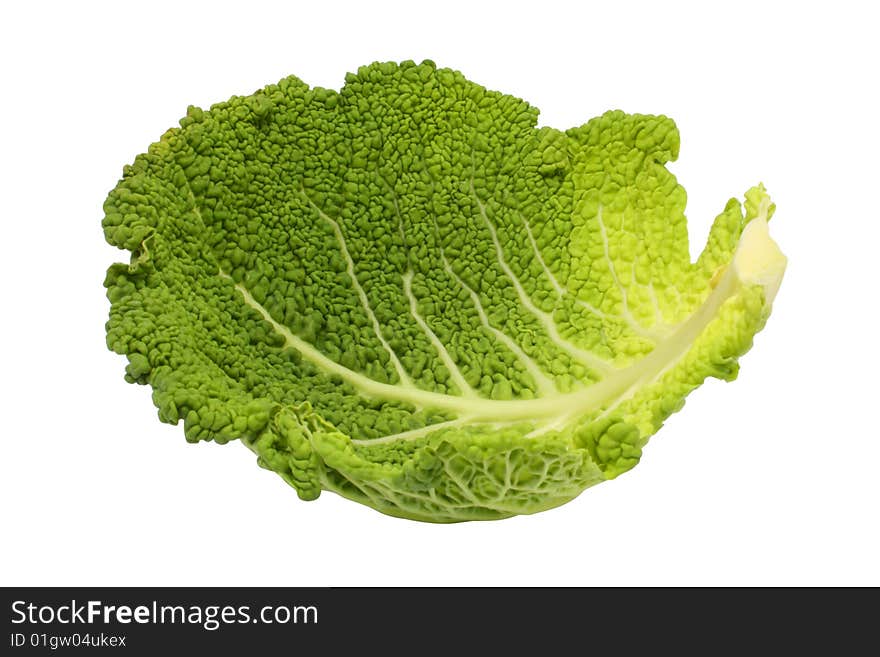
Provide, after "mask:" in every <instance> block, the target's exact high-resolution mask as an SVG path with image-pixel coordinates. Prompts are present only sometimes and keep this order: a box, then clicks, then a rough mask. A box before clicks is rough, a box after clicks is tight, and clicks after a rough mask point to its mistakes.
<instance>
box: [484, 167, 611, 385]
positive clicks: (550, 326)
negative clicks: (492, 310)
mask: <svg viewBox="0 0 880 657" xmlns="http://www.w3.org/2000/svg"><path fill="white" fill-rule="evenodd" d="M470 188H471V195H472V196H473V198H474V200H475V201H476V203H477V207H478V208H479V211H480V216H481V217H482V219H483V223H484V224H485V225H486V228H487V229H488V230H489V235H490V237H491V238H492V244H493V245H494V247H495V257H496V259H497V260H498V264H499V266H500V267H501V269H502V271H503V272H504V274H505V276H507V279H508V280H509V281H510V282H511V284H512V285H513V288H514V290H515V291H516V294H517V297H518V298H519V301H520V303H521V304H522V305H523V306H525V308H526V310H528V311H529V312H530V313H532V315H534V316H535V318H536V319H537V320H538V321H539V322H540V323H541V325H542V326H543V327H544V330H545V331H546V332H547V335H548V336H549V337H550V340H551V341H552V342H553V343H554V344H555V345H556V346H557V347H559V348H560V349H562V350H563V351H565V352H566V353H568V355H569V356H571V357H572V358H574V359H575V360H577V361H579V362H581V363H583V364H585V365H589V366H590V367H592V368H593V369H595V370H597V371H599V372H600V373H602V374H608V373H609V372H612V371H613V369H614V368H613V367H612V366H611V365H610V364H609V363H608V361H606V360H604V359H602V358H599V357H598V356H596V354H594V353H592V352H589V351H586V350H584V349H581V348H580V347H578V346H576V345H574V344H572V343H571V342H569V341H568V340H566V339H565V338H563V337H562V336H561V335H560V334H559V330H558V329H557V328H556V323H555V322H554V321H553V317H552V316H551V315H550V314H549V313H547V312H545V311H543V310H541V309H540V308H538V307H537V306H536V305H535V304H534V302H532V299H531V297H529V295H528V293H527V292H526V290H525V288H524V287H523V285H522V283H521V282H520V280H519V277H518V276H517V275H516V274H515V273H514V271H513V269H511V268H510V265H509V264H507V259H506V258H505V257H504V249H503V248H502V246H501V240H499V239H498V232H497V231H496V230H495V226H494V225H493V224H492V222H491V221H490V220H489V217H488V216H487V215H486V208H485V206H484V205H483V202H482V201H481V200H480V197H479V196H477V193H476V190H475V189H474V183H473V180H471V182H470Z"/></svg>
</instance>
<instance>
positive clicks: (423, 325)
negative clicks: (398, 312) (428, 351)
mask: <svg viewBox="0 0 880 657" xmlns="http://www.w3.org/2000/svg"><path fill="white" fill-rule="evenodd" d="M413 276H414V274H413V271H412V269H408V270H407V272H406V273H405V274H404V275H403V293H404V294H405V295H406V298H407V299H409V312H410V314H411V315H412V316H413V319H415V320H416V324H418V325H419V328H420V329H422V332H423V333H424V334H425V335H426V336H427V337H428V340H429V341H430V343H431V345H432V346H433V347H434V351H436V352H437V355H438V356H439V357H440V360H441V362H442V363H443V365H444V366H446V369H447V370H448V371H449V378H450V379H451V380H452V382H453V383H454V384H455V386H456V387H457V388H458V389H459V390H460V391H461V393H462V395H463V396H464V397H467V398H477V393H476V391H475V390H474V389H473V388H472V387H471V385H470V384H469V383H468V382H467V380H466V379H465V378H464V375H463V374H462V373H461V370H460V369H458V365H457V364H456V363H455V360H453V358H452V355H451V354H450V353H449V350H448V349H447V348H446V345H444V344H443V342H442V341H441V340H440V338H438V337H437V334H436V333H434V331H433V330H432V329H431V327H430V326H428V323H427V322H426V321H425V320H424V318H423V317H422V316H421V314H420V313H419V308H418V301H417V300H416V297H415V295H414V294H413V291H412V281H413Z"/></svg>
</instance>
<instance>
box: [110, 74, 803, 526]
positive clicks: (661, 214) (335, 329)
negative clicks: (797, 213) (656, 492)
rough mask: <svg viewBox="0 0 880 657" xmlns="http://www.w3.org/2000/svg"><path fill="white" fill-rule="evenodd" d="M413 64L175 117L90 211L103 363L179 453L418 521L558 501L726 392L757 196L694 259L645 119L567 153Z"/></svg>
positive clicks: (743, 308)
mask: <svg viewBox="0 0 880 657" xmlns="http://www.w3.org/2000/svg"><path fill="white" fill-rule="evenodd" d="M537 117H538V110H537V109H536V108H534V107H532V106H531V105H529V104H527V103H526V102H524V101H522V100H520V99H518V98H514V97H512V96H508V95H504V94H501V93H497V92H493V91H487V90H486V89H484V88H483V87H481V86H480V85H478V84H474V83H472V82H469V81H468V80H466V79H465V78H464V77H462V75H461V74H460V73H457V72H455V71H451V70H447V69H437V68H436V67H435V66H434V65H433V64H432V63H431V62H423V63H422V64H414V63H412V62H404V63H402V64H373V65H371V66H367V67H363V68H361V69H360V70H359V71H358V72H357V74H350V75H348V76H347V77H346V82H345V86H344V87H343V88H342V90H341V91H340V92H335V91H330V90H327V89H321V88H309V87H308V86H307V85H305V84H304V83H303V82H301V81H300V80H298V79H297V78H294V77H289V78H286V79H284V80H282V81H281V82H279V83H278V84H276V85H270V86H268V87H266V88H265V89H262V90H260V91H258V92H256V93H255V94H253V95H252V96H248V97H234V98H232V99H230V100H229V101H228V102H225V103H219V104H217V105H214V106H213V107H212V108H211V109H210V110H208V111H203V110H201V109H198V108H195V107H191V108H190V109H189V111H188V112H187V115H186V117H184V118H183V119H182V120H181V121H180V127H179V128H173V129H171V130H169V131H168V132H166V133H165V134H164V135H163V136H162V138H161V140H160V141H158V142H157V143H155V144H153V145H152V146H151V147H150V148H149V150H148V152H147V153H145V154H143V155H139V156H138V157H137V158H136V159H135V161H134V163H133V164H132V165H130V166H127V167H126V168H125V170H124V175H123V178H122V180H121V181H120V182H119V184H118V185H117V186H116V188H115V189H114V190H113V191H112V192H110V195H109V197H108V198H107V201H106V204H105V213H106V216H105V218H104V222H103V226H104V232H105V236H106V239H107V241H108V242H110V243H111V244H113V245H116V246H118V247H121V248H123V249H127V250H129V251H131V253H132V257H131V262H130V263H129V264H114V265H112V266H111V267H110V269H109V271H108V273H107V278H106V282H105V285H106V287H107V294H108V297H109V299H110V301H111V303H112V306H111V311H110V319H109V322H108V323H107V344H108V345H109V347H110V348H111V349H113V350H114V351H116V352H118V353H120V354H125V355H127V356H128V360H129V365H128V368H127V370H126V379H127V380H128V381H131V382H137V383H142V384H149V385H151V386H152V388H153V400H154V402H155V404H156V406H157V407H158V409H159V417H160V419H161V420H162V421H164V422H170V423H177V422H178V421H180V420H183V421H184V426H185V434H186V437H187V440H189V441H192V442H195V441H200V440H214V441H217V442H220V443H225V442H228V441H231V440H236V439H239V440H241V441H242V442H244V443H245V444H246V445H247V446H248V447H250V448H251V449H252V450H253V451H254V452H256V454H257V455H258V461H259V464H260V465H262V466H263V467H266V468H269V469H271V470H273V471H275V472H277V473H278V474H279V475H281V476H282V477H283V478H284V479H285V480H286V481H287V482H288V483H290V484H291V485H292V486H293V487H294V488H295V489H296V490H297V492H298V493H299V495H300V497H302V498H303V499H314V498H316V497H317V496H318V495H319V494H320V492H321V491H322V490H330V491H334V492H336V493H339V494H341V495H344V496H346V497H349V498H351V499H354V500H357V501H359V502H363V503H364V504H368V505H370V506H372V507H375V508H376V509H378V510H380V511H382V512H384V513H388V514H392V515H397V516H403V517H407V518H413V519H418V520H427V521H437V522H449V521H458V520H473V519H492V518H503V517H507V516H510V515H514V514H519V513H532V512H535V511H539V510H542V509H546V508H550V507H553V506H556V505H559V504H561V503H563V502H566V501H568V500H570V499H572V498H573V497H575V496H576V495H578V494H579V493H580V492H581V491H582V490H584V489H585V488H587V487H588V486H591V485H593V484H595V483H598V482H600V481H603V480H605V479H611V478H613V477H616V476H617V475H619V474H620V473H622V472H625V471H626V470H628V469H630V468H632V467H633V466H634V465H635V464H636V463H637V462H638V461H639V458H640V456H641V453H642V448H643V447H644V445H645V443H646V441H647V440H648V437H649V436H651V435H652V434H653V433H654V432H656V431H657V430H658V429H659V428H660V426H661V424H662V423H663V421H664V420H665V419H666V418H667V417H668V416H669V415H670V414H671V413H673V412H675V411H677V410H678V409H680V408H681V407H682V405H683V403H684V399H685V397H686V395H687V394H688V393H689V392H690V391H691V390H693V389H694V388H695V387H696V386H698V385H699V384H700V383H701V382H702V381H703V380H704V379H705V378H706V377H709V376H713V377H718V378H722V379H733V378H734V377H735V376H736V373H737V359H738V358H739V356H740V355H742V354H743V353H744V352H745V351H747V350H748V349H749V348H750V346H751V344H752V338H753V336H754V335H755V333H756V332H757V331H759V330H760V329H761V327H762V326H763V325H764V322H765V321H766V319H767V316H768V314H769V312H770V305H771V302H772V300H773V296H774V295H775V294H776V291H777V289H778V287H779V282H780V280H781V278H782V273H783V270H784V267H785V258H784V256H782V254H781V253H780V252H779V249H778V248H777V247H776V245H775V244H774V243H773V241H772V240H771V239H770V237H769V235H768V232H767V221H768V220H769V218H770V216H771V214H772V211H773V205H772V204H771V203H770V201H769V198H768V197H767V195H766V193H765V191H764V189H763V187H761V186H758V187H755V188H753V189H751V190H749V191H748V192H747V193H746V197H745V198H746V200H745V203H744V205H742V204H740V203H739V202H737V201H736V200H731V201H729V202H728V203H727V205H726V206H725V208H724V211H723V212H722V213H721V214H720V215H719V216H718V218H717V219H716V220H715V223H714V225H713V227H712V229H711V233H710V236H709V240H708V244H707V246H706V249H705V251H704V252H703V254H702V255H701V256H700V258H699V259H698V260H697V262H696V263H692V262H691V261H690V257H689V250H688V234H687V226H686V220H685V215H684V209H685V192H684V189H683V188H682V187H681V186H680V185H679V184H678V183H677V182H676V180H675V177H674V176H673V175H672V174H671V173H670V172H669V171H668V170H667V169H666V167H665V164H666V163H667V162H668V161H670V160H673V159H675V157H676V156H677V154H678V148H679V135H678V131H677V129H676V127H675V125H674V123H673V122H672V121H671V120H670V119H668V118H666V117H664V116H645V115H631V114H625V113H623V112H619V111H614V112H608V113H606V114H604V115H603V116H601V117H598V118H595V119H593V120H591V121H589V122H587V123H586V124H584V125H582V126H580V127H577V128H573V129H570V130H566V131H560V130H554V129H551V128H537V127H536V124H537Z"/></svg>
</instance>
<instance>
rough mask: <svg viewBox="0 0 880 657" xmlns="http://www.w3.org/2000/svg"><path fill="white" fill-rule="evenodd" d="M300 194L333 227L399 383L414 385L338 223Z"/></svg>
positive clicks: (352, 281)
mask: <svg viewBox="0 0 880 657" xmlns="http://www.w3.org/2000/svg"><path fill="white" fill-rule="evenodd" d="M301 194H302V195H303V198H305V200H306V201H307V202H308V204H309V205H311V206H312V208H314V210H315V212H317V213H318V216H320V217H321V219H323V220H324V221H326V222H327V223H328V224H330V228H332V229H333V235H334V236H335V237H336V242H337V243H338V244H339V249H340V251H341V252H342V257H343V258H345V270H346V272H348V276H349V278H351V283H352V287H354V289H355V292H356V293H357V295H358V299H360V302H361V306H362V307H363V309H364V312H365V313H366V314H367V318H368V319H369V320H370V324H371V325H372V326H373V332H374V333H375V334H376V337H377V338H378V339H379V342H380V344H381V345H382V347H383V348H384V349H385V351H386V352H387V353H388V358H389V359H390V360H391V364H392V365H393V367H394V371H395V372H397V376H398V378H399V379H400V383H401V385H405V386H412V387H414V386H413V382H412V379H411V378H410V377H409V375H408V374H407V373H406V370H405V369H404V368H403V364H402V363H401V362H400V359H399V358H398V357H397V354H396V353H394V350H393V349H392V348H391V345H390V344H388V341H387V340H386V339H385V336H383V335H382V326H381V325H380V324H379V320H378V319H377V318H376V314H375V313H374V312H373V308H372V307H371V306H370V300H369V298H367V293H366V291H365V290H364V288H363V287H362V286H361V284H360V282H359V281H358V278H357V274H356V273H355V269H354V260H353V259H352V257H351V254H350V253H349V251H348V245H347V244H346V243H345V236H344V235H343V234H342V229H341V228H340V227H339V224H338V223H337V222H336V220H335V219H333V218H332V217H330V216H329V215H327V214H325V213H324V211H323V210H321V208H319V207H318V206H317V205H315V204H314V203H313V202H312V200H311V199H310V198H309V197H308V196H307V195H306V193H305V192H302V191H301Z"/></svg>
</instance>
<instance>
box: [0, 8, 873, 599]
mask: <svg viewBox="0 0 880 657" xmlns="http://www.w3.org/2000/svg"><path fill="white" fill-rule="evenodd" d="M295 4H296V3H284V4H283V5H282V4H281V3H279V5H278V6H273V5H268V4H263V3H260V2H256V1H253V0H251V1H249V2H236V3H233V4H232V5H231V6H224V5H223V4H222V3H217V2H212V3H206V4H195V3H192V4H190V3H183V2H173V3H168V4H165V3H161V2H150V3H117V2H114V3H107V4H97V3H58V4H57V5H46V4H41V3H27V5H26V7H27V8H26V9H17V8H15V6H16V4H13V3H4V5H3V8H2V9H0V74H2V83H0V115H2V117H0V118H2V123H0V129H2V137H0V169H2V171H0V174H2V175H0V186H2V194H0V219H2V222H0V227H2V228H0V230H2V240H0V252H2V257H0V285H2V306H0V307H2V311H0V312H2V322H0V345H2V354H3V357H2V362H0V388H2V396H0V403H2V411H3V413H2V418H3V419H2V423H0V427H2V428H0V432H2V434H0V435H2V450H3V451H2V458H0V505H2V511H0V514H2V515H0V526H2V527H3V530H2V532H3V534H4V538H3V539H2V542H0V551H2V555H0V584H3V585H14V584H15V585H51V584H70V585H74V584H93V585H135V584H142V585H144V584H149V585H166V584H167V585H171V584H177V585H197V584H206V585H208V584H210V585H227V584H231V585H245V584H249V585H343V584H348V585H391V584H403V585H429V584H439V585H447V584H449V585H452V584H455V585H468V584H473V585H493V584H500V585H507V584H511V585H512V584H526V585H540V584H554V585H599V584H602V585H659V584H671V585H678V584H694V585H723V584H731V585H747V584H766V585H791V584H793V585H801V584H804V585H806V584H818V585H826V584H827V585H830V584H848V585H860V584H861V585H866V584H872V585H880V565H878V563H880V562H878V558H877V555H878V554H880V523H878V501H880V484H878V481H880V477H878V470H880V441H878V434H880V431H878V419H877V418H878V412H880V411H878V406H880V404H878V391H880V386H878V370H880V368H878V365H880V363H878V357H877V351H878V343H880V336H878V322H877V312H876V308H877V304H878V302H877V288H878V274H877V272H878V260H880V241H878V238H880V229H878V223H880V212H878V183H880V165H878V162H880V157H878V155H880V124H878V117H880V104H878V95H877V90H876V89H877V64H878V63H880V49H878V46H877V45H876V43H877V41H876V28H877V25H878V20H877V18H876V16H871V15H869V14H868V12H869V11H870V10H868V9H860V8H859V7H870V4H869V3H863V4H855V3H854V4H849V3H846V2H834V3H827V8H822V7H821V6H814V5H810V4H808V3H807V4H805V3H797V4H795V3H792V4H788V3H777V4H775V5H773V6H771V7H768V6H765V5H768V4H769V3H763V2H762V3H755V4H750V3H735V4H733V5H732V6H731V7H728V8H722V7H716V6H715V3H699V4H697V3H694V4H693V5H679V4H676V3H669V2H662V3H660V2H650V3H645V4H644V6H642V5H638V4H631V3H617V2H607V1H606V2H602V3H599V4H598V5H597V6H596V7H592V8H591V7H588V3H578V2H567V3H556V2H550V1H547V0H543V1H541V2H529V3H523V4H521V5H520V4H516V3H509V2H508V3H499V4H498V5H493V6H489V5H486V6H484V4H483V3H477V2H463V3H458V2H449V1H446V0H444V2H438V3H435V4H434V5H427V4H426V5H422V4H420V3H414V2H403V3H399V4H393V3H375V2H373V3H361V5H360V6H356V7H354V8H352V7H345V6H339V5H336V4H335V3H332V2H315V3H307V4H306V6H303V7H295V8H294V5H295ZM20 6H25V3H20ZM282 7H283V8H282ZM789 7H791V8H789ZM424 58H430V59H433V60H435V61H436V62H437V63H438V65H440V66H448V67H452V68H457V69H459V70H461V71H462V72H464V73H465V75H467V76H468V77H469V78H470V79H472V80H474V81H476V82H479V83H482V84H484V85H485V86H487V87H490V88H493V89H498V90H502V91H505V92H507V93H511V94H515V95H517V96H520V97H522V98H525V99H527V100H528V101H530V102H532V103H533V104H535V105H537V106H538V107H540V108H541V109H542V114H541V122H542V124H545V125H552V126H555V127H558V128H566V127H569V126H573V125H578V124H580V123H583V122H584V121H586V120H587V119H589V118H591V117H592V116H594V115H597V114H599V113H601V112H603V111H605V110H607V109H611V108H620V109H624V110H627V111H630V112H645V113H665V114H668V115H669V116H672V117H673V118H674V119H675V120H676V122H677V123H678V126H679V128H680V130H681V133H682V140H681V141H682V146H681V156H680V159H679V161H678V162H676V163H674V164H672V165H671V168H672V170H673V171H674V172H675V173H676V175H677V176H678V177H679V180H680V181H681V182H682V184H683V185H684V186H685V188H686V189H687V190H688V194H689V205H688V215H689V219H690V225H691V231H692V251H693V252H696V251H697V248H698V247H699V246H700V245H701V244H702V242H703V240H704V239H705V235H706V233H707V231H708V227H709V224H710V222H711V219H712V218H713V217H714V215H715V214H716V213H717V212H718V211H719V210H720V209H721V208H722V207H723V205H724V202H725V201H726V199H727V198H729V197H730V196H740V195H741V194H742V193H743V192H744V191H745V190H746V189H747V188H748V187H750V186H751V185H753V184H755V183H756V182H758V181H763V182H764V183H765V184H766V185H767V187H768V189H769V190H770V192H771V194H772V196H773V198H774V200H775V201H776V203H777V205H778V210H777V213H776V215H775V217H774V219H773V221H772V224H771V232H772V234H773V235H774V237H775V238H776V240H777V241H778V243H779V244H780V246H781V248H782V249H783V251H784V252H785V253H786V254H787V255H788V257H789V269H788V272H787V275H786V279H785V281H784V283H783V285H782V289H781V291H780V293H779V296H778V298H777V302H776V305H775V309H774V314H773V316H772V317H771V319H770V322H769V323H768V325H767V328H766V329H765V330H764V331H763V332H762V333H761V334H759V335H758V336H757V339H756V341H755V347H754V349H753V350H752V351H751V352H750V353H749V354H748V355H746V356H745V357H744V358H743V359H742V363H741V364H742V372H741V375H740V377H739V379H738V380H737V381H735V382H733V383H722V382H719V381H714V380H713V381H709V382H707V383H706V384H705V385H704V386H703V387H702V388H700V389H699V390H698V391H696V392H695V393H694V394H693V395H692V396H691V397H690V398H689V399H688V403H687V406H686V407H685V409H684V411H683V412H682V413H679V414H678V415H676V416H673V417H672V418H671V419H670V420H669V421H668V422H667V424H666V426H665V427H664V428H663V429H662V430H661V432H660V433H659V434H658V435H657V436H655V437H654V439H653V440H652V441H651V443H650V445H649V446H648V447H647V449H646V450H645V454H644V457H643V459H642V462H641V464H639V465H638V467H636V468H635V469H634V470H633V471H631V472H629V473H627V474H626V475H624V476H622V477H621V478H619V479H617V480H615V481H613V482H609V483H605V484H602V485H600V486H598V487H596V488H592V489H590V490H588V491H586V492H585V493H584V494H583V495H581V496H580V497H579V498H578V499H576V500H575V501H573V502H571V503H569V504H567V505H565V506H563V507H561V508H558V509H556V510H553V511H549V512H545V513H541V514H537V515H534V516H526V517H517V518H513V519H510V520H504V521H501V522H491V523H465V524H459V525H446V526H444V525H430V524H422V523H416V522H410V521H404V520H398V519H394V518H389V517H385V516H382V515H381V514H379V513H377V512H375V511H373V510H371V509H368V508H366V507H362V506H360V505H357V504H355V503H352V502H349V501H346V500H343V499H341V498H338V497H336V496H334V495H333V494H329V493H328V494H325V495H323V496H322V497H321V498H320V499H319V500H318V501H316V502H312V503H304V502H300V501H299V500H298V499H297V498H296V495H295V494H294V492H293V491H292V490H291V489H289V488H288V487H287V486H286V484H284V483H283V481H282V480H281V479H280V478H279V477H277V476H275V475H273V474H271V473H268V472H265V471H263V470H260V469H259V468H257V466H256V465H255V463H254V460H255V459H254V457H253V456H252V455H251V453H250V452H249V451H248V450H246V449H245V448H244V447H243V446H241V445H239V444H230V445H227V446H222V447H221V446H217V445H213V444H199V445H189V444H187V443H186V442H185V441H184V439H183V429H182V427H179V426H178V427H174V426H169V425H163V424H161V423H160V422H159V421H158V419H157V418H156V413H155V410H154V408H153V406H152V403H151V401H150V390H149V389H148V388H144V387H136V386H131V385H127V384H126V383H124V382H123V378H122V375H123V368H124V364H125V363H124V359H123V358H122V357H121V356H117V355H114V354H112V353H110V352H109V351H107V349H106V347H105V345H104V322H105V320H106V316H107V312H108V308H109V302H108V301H107V300H106V298H105V297H104V290H103V287H102V285H101V283H102V280H103V277H104V271H105V269H106V267H107V266H108V265H109V264H110V263H111V262H114V261H116V260H119V259H122V258H124V257H125V256H126V254H124V253H122V252H119V251H117V250H115V249H113V248H111V247H110V246H108V245H106V244H105V243H104V240H103V236H102V232H101V226H100V222H101V218H102V212H101V204H102V202H103V200H104V197H105V195H106V193H107V192H108V191H109V190H110V189H111V188H112V187H113V186H114V185H115V183H116V180H117V179H118V177H119V176H120V174H121V169H122V165H123V164H126V163H128V162H130V161H131V160H132V159H133V157H134V155H135V154H137V153H139V152H141V151H143V150H145V148H146V147H147V145H148V144H149V143H151V142H152V141H154V140H156V139H157V138H158V137H159V135H161V134H162V132H164V131H165V129H166V128H168V127H171V126H172V125H174V124H175V123H176V121H177V119H178V118H179V117H180V116H182V115H183V114H184V112H185V110H186V106H187V105H188V104H194V105H199V106H202V107H208V106H209V105H210V104H211V103H213V102H216V101H220V100H224V99H226V98H228V97H229V96H230V95H233V94H248V93H251V92H252V91H254V90H255V89H257V88H259V87H261V86H263V85H265V84H268V83H271V82H275V81H277V80H278V79H280V78H281V77H283V76H285V75H288V74H291V73H293V74H296V75H298V76H299V77H301V78H302V79H304V80H305V81H306V82H308V83H309V84H313V85H320V86H326V87H331V88H337V89H338V88H339V87H340V85H341V84H342V81H343V77H344V75H345V73H346V71H350V70H353V69H355V68H356V67H357V66H359V65H361V64H366V63H369V62H371V61H374V60H402V59H415V60H417V61H419V60H421V59H424Z"/></svg>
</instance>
